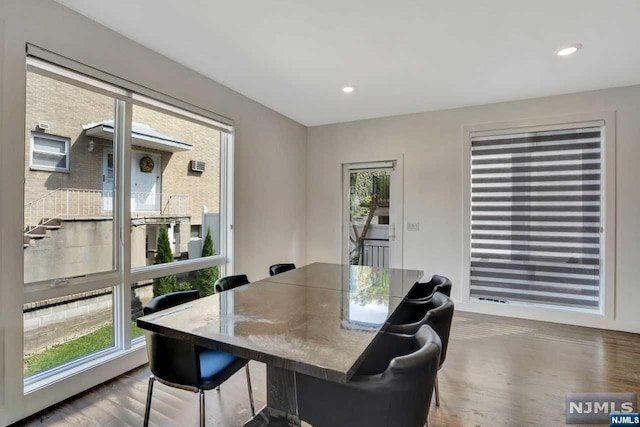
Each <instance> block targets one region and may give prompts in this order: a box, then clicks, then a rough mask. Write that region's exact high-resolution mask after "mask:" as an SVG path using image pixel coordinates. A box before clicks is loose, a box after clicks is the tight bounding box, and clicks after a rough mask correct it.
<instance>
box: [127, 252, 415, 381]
mask: <svg viewBox="0 0 640 427" xmlns="http://www.w3.org/2000/svg"><path fill="white" fill-rule="evenodd" d="M421 277H422V272H421V271H416V270H398V269H385V268H372V267H363V266H348V265H340V264H324V263H315V264H310V265H308V266H305V267H301V268H298V269H296V270H292V271H288V272H286V273H283V274H279V275H276V276H273V277H269V278H267V279H263V280H260V281H257V282H253V283H251V284H249V285H245V286H242V287H239V288H236V289H234V290H231V291H227V292H223V293H221V294H216V295H212V296H209V297H206V298H201V299H199V300H196V301H193V302H190V303H187V304H183V305H181V306H178V307H174V308H171V309H168V310H165V311H162V312H159V313H154V314H152V315H149V316H144V317H141V318H139V319H138V326H140V327H141V328H142V329H146V330H150V331H155V332H159V333H163V334H167V335H172V336H176V337H182V338H187V339H192V340H193V341H194V342H196V343H197V344H199V345H202V346H205V347H208V348H213V349H220V350H224V351H227V352H229V353H232V354H235V355H237V356H241V357H245V358H248V359H254V360H259V361H262V362H264V363H266V364H267V365H269V366H273V367H277V368H283V369H286V370H290V371H296V372H300V373H305V374H308V375H313V376H316V377H319V378H324V379H328V380H332V381H339V382H346V381H348V380H349V378H350V377H351V376H352V375H353V373H354V372H355V370H356V369H357V368H358V366H359V364H360V362H361V360H362V359H363V358H364V356H365V355H366V354H367V350H368V349H369V348H370V346H371V345H372V343H373V342H374V341H375V338H376V335H377V334H378V333H379V332H380V331H381V329H383V327H384V324H385V322H386V321H387V319H388V318H389V317H390V316H391V314H393V312H394V310H395V309H396V308H397V307H398V305H399V304H400V303H401V302H402V300H403V298H404V296H405V295H406V294H407V292H409V290H410V289H411V287H412V286H413V284H414V283H415V282H416V281H418V280H419V279H421Z"/></svg>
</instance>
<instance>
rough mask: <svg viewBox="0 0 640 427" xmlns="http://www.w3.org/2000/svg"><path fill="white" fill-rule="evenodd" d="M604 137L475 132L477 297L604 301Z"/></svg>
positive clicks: (596, 131)
mask: <svg viewBox="0 0 640 427" xmlns="http://www.w3.org/2000/svg"><path fill="white" fill-rule="evenodd" d="M601 137H602V128H601V127H600V126H596V127H583V128H573V129H561V130H550V131H549V130H545V131H539V132H528V133H512V134H503V135H493V136H472V138H471V271H470V292H471V296H472V297H476V298H483V299H490V300H499V301H519V302H526V303H532V304H552V305H562V306H571V307H580V308H587V309H597V308H598V307H599V305H600V266H601V259H600V258H601V256H600V240H601V239H600V226H601V222H600V221H601V143H602V140H601Z"/></svg>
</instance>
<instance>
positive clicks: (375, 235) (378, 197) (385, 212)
mask: <svg viewBox="0 0 640 427" xmlns="http://www.w3.org/2000/svg"><path fill="white" fill-rule="evenodd" d="M390 183H391V175H390V173H389V171H388V170H359V171H352V172H350V174H349V208H350V209H349V210H350V224H349V230H350V231H349V233H350V236H349V237H350V238H349V243H348V245H349V264H351V265H368V266H370V267H388V266H389V237H388V236H389V234H390V233H389V190H390V187H391V186H390Z"/></svg>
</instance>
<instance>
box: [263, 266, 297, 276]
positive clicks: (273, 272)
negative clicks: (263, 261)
mask: <svg viewBox="0 0 640 427" xmlns="http://www.w3.org/2000/svg"><path fill="white" fill-rule="evenodd" d="M295 268H296V265H295V264H274V265H272V266H271V267H269V276H275V275H276V274H280V273H284V272H285V271H289V270H295Z"/></svg>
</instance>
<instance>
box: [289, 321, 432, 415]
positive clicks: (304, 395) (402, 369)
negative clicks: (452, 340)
mask: <svg viewBox="0 0 640 427" xmlns="http://www.w3.org/2000/svg"><path fill="white" fill-rule="evenodd" d="M440 347H441V343H440V338H438V335H437V334H436V333H435V332H434V331H433V330H432V329H431V328H430V327H428V326H424V327H422V328H421V329H420V330H419V331H418V332H417V333H416V334H415V335H398V334H388V333H383V334H381V336H380V337H379V338H378V341H377V342H376V344H375V345H374V348H372V349H371V352H370V353H369V355H368V356H367V357H366V359H365V360H364V361H363V363H362V365H361V366H360V368H359V369H358V370H357V371H356V373H355V375H354V376H353V377H352V378H351V379H350V380H349V381H348V382H347V383H345V384H341V383H338V382H334V381H327V380H323V379H320V378H316V377H311V376H308V375H304V374H299V373H298V374H296V387H297V398H298V415H299V417H300V418H301V419H302V420H304V421H306V422H308V423H309V424H311V425H313V426H314V427H333V426H367V427H422V426H423V425H424V424H425V421H426V420H427V416H428V414H429V406H430V403H431V394H432V393H431V390H433V386H434V382H435V378H436V373H437V370H438V361H439V359H440Z"/></svg>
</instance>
